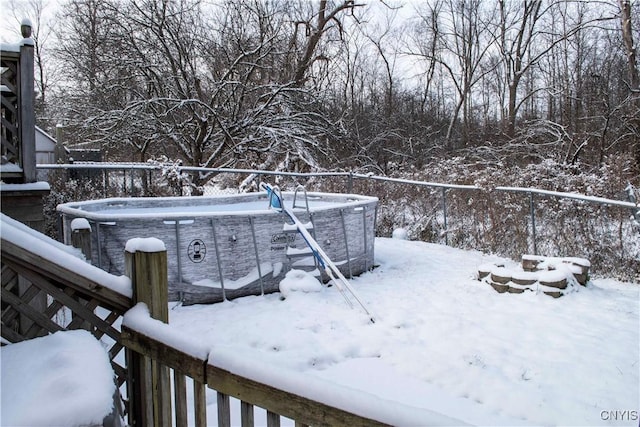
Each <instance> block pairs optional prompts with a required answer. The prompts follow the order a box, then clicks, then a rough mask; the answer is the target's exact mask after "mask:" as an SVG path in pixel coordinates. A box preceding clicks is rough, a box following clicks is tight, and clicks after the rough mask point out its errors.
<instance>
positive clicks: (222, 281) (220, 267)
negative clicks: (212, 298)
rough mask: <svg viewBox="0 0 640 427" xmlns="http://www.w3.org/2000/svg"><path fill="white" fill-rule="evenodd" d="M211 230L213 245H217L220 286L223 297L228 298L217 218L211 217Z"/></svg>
mask: <svg viewBox="0 0 640 427" xmlns="http://www.w3.org/2000/svg"><path fill="white" fill-rule="evenodd" d="M211 231H212V233H213V246H215V247H216V262H217V263H218V274H219V275H220V287H221V288H222V299H223V300H226V299H227V295H226V293H225V291H224V277H222V263H221V262H220V250H219V248H218V234H217V233H216V220H215V219H211Z"/></svg>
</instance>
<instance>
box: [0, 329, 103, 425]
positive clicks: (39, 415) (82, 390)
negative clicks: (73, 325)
mask: <svg viewBox="0 0 640 427" xmlns="http://www.w3.org/2000/svg"><path fill="white" fill-rule="evenodd" d="M0 356H1V364H2V380H1V381H2V411H1V412H2V413H1V415H0V421H1V422H0V424H1V425H3V426H87V425H102V421H103V419H104V417H105V416H107V415H109V414H110V413H111V411H112V408H113V392H114V391H115V383H114V377H113V370H112V369H111V364H110V362H109V357H108V355H107V352H106V351H105V349H104V348H103V347H102V345H101V344H100V342H99V341H97V340H96V339H95V338H94V337H93V335H91V334H90V333H89V332H87V331H84V330H77V331H65V332H56V333H55V334H53V335H48V336H46V337H41V338H35V339H32V340H28V341H23V342H21V343H17V344H11V345H7V346H4V347H2V349H1V350H0Z"/></svg>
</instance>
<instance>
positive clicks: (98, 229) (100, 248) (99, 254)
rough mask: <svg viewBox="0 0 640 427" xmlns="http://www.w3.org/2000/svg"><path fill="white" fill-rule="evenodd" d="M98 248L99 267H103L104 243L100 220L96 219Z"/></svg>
mask: <svg viewBox="0 0 640 427" xmlns="http://www.w3.org/2000/svg"><path fill="white" fill-rule="evenodd" d="M96 248H98V267H99V268H102V244H101V243H100V222H98V221H96Z"/></svg>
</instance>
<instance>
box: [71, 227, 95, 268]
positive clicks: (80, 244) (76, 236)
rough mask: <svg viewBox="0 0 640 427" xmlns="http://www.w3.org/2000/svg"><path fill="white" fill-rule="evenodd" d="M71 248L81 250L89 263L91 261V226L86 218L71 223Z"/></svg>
mask: <svg viewBox="0 0 640 427" xmlns="http://www.w3.org/2000/svg"><path fill="white" fill-rule="evenodd" d="M71 246H73V247H74V248H78V249H80V250H81V251H82V254H83V255H84V257H85V258H86V259H87V261H91V225H90V224H89V221H87V220H86V219H85V218H75V219H74V220H73V221H71Z"/></svg>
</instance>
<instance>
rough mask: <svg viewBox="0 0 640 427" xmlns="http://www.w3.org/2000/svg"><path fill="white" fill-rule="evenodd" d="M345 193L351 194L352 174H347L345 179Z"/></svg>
mask: <svg viewBox="0 0 640 427" xmlns="http://www.w3.org/2000/svg"><path fill="white" fill-rule="evenodd" d="M347 193H349V194H351V193H353V173H351V172H349V177H348V179H347Z"/></svg>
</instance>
